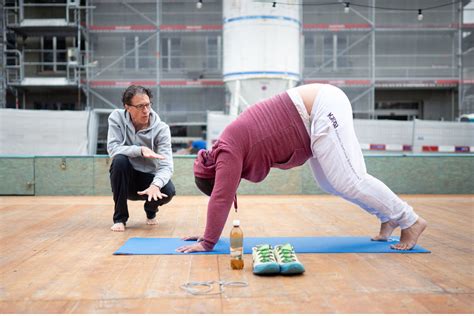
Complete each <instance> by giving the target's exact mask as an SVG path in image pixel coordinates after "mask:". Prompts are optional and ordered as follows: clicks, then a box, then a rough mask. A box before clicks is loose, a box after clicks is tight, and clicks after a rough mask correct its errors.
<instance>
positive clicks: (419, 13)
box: [418, 9, 423, 21]
mask: <svg viewBox="0 0 474 316" xmlns="http://www.w3.org/2000/svg"><path fill="white" fill-rule="evenodd" d="M422 20H423V13H422V12H421V9H420V10H418V21H422Z"/></svg>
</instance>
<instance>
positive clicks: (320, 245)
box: [114, 237, 430, 255]
mask: <svg viewBox="0 0 474 316" xmlns="http://www.w3.org/2000/svg"><path fill="white" fill-rule="evenodd" d="M397 242H398V239H396V238H392V240H391V241H388V242H381V241H371V240H370V237H247V238H244V253H246V254H251V253H252V247H253V246H255V245H260V244H270V245H272V246H275V245H279V244H284V243H290V244H291V245H293V247H294V248H295V251H296V252H297V253H429V252H430V251H429V250H426V249H424V248H423V247H421V246H419V245H416V246H415V248H413V249H412V250H408V251H400V250H394V249H392V248H390V245H391V244H395V243H397ZM192 243H195V241H183V240H181V239H179V238H137V237H135V238H130V239H129V240H127V242H126V243H125V244H124V245H123V246H122V247H120V249H118V250H117V251H116V252H115V253H114V255H183V253H179V252H176V251H175V249H176V248H178V247H180V246H182V245H186V244H192ZM228 253H229V238H221V239H220V240H219V242H218V243H217V244H216V246H215V247H214V249H213V250H212V251H208V252H196V253H191V254H193V255H194V254H198V255H215V254H228Z"/></svg>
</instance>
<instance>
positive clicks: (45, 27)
mask: <svg viewBox="0 0 474 316" xmlns="http://www.w3.org/2000/svg"><path fill="white" fill-rule="evenodd" d="M290 2H291V3H294V4H299V5H300V6H301V15H302V24H301V33H302V37H301V47H302V65H301V69H302V71H301V73H302V77H301V83H311V82H323V83H324V82H326V83H331V84H334V85H337V86H339V87H341V88H342V89H343V90H344V91H345V92H346V94H347V95H348V96H349V99H350V100H351V102H352V105H353V110H354V116H355V117H356V118H369V119H383V118H389V119H399V120H411V119H415V118H422V119H432V120H455V119H456V118H457V117H459V115H460V114H463V113H473V112H474V78H473V74H474V67H473V63H474V58H473V57H474V56H473V54H474V45H473V43H474V40H473V36H474V35H473V30H474V27H473V26H474V24H473V23H471V22H469V23H466V22H465V21H463V13H464V11H465V8H466V7H468V6H469V5H470V3H471V2H470V1H462V2H459V3H457V4H455V5H450V6H443V7H440V8H436V9H433V10H429V11H426V12H425V13H424V16H423V19H422V20H418V19H417V11H416V8H421V7H432V6H436V5H440V4H445V3H446V1H445V0H418V1H416V3H413V1H411V0H401V1H390V0H377V1H375V0H359V1H357V4H359V6H356V5H352V6H350V9H349V10H345V5H344V3H343V2H342V3H341V2H338V1H334V3H333V4H331V5H327V3H328V1H327V0H301V1H288V3H290ZM2 4H3V3H2ZM471 4H472V3H471ZM271 5H272V4H271V3H269V4H268V6H269V12H270V9H271ZM415 7H416V8H415ZM380 8H384V9H380ZM390 8H406V9H407V10H406V11H396V10H390ZM412 8H414V9H413V10H411V9H412ZM1 9H2V12H3V15H2V21H1V22H2V32H1V36H2V40H1V41H0V45H1V46H0V48H1V49H2V51H3V54H2V59H1V62H2V73H3V74H4V75H3V76H2V80H1V82H0V107H8V108H17V109H57V110H65V109H67V110H91V111H93V112H94V115H91V117H93V120H92V121H91V124H92V123H93V124H96V127H95V129H94V128H93V129H92V130H91V132H90V135H91V137H93V138H94V139H93V140H91V142H92V145H91V146H92V147H91V153H105V143H106V134H107V133H106V132H107V116H108V113H110V112H111V111H112V110H113V109H115V108H121V107H122V104H121V93H122V91H123V89H124V88H126V87H127V86H128V85H130V84H132V83H133V84H141V85H144V86H146V87H149V88H151V90H152V92H153V95H154V98H153V101H154V110H155V111H158V112H159V114H160V117H161V118H162V119H163V120H164V121H165V122H167V123H168V124H169V125H170V126H171V129H172V135H173V142H175V143H176V144H182V143H185V142H187V141H188V140H190V139H196V138H200V137H201V136H202V133H203V131H204V130H205V128H206V118H207V112H208V111H222V112H227V111H228V107H229V93H228V91H226V88H225V85H224V82H223V75H222V68H223V58H224V56H223V20H222V16H223V4H222V1H221V0H206V1H204V3H203V6H202V7H201V8H199V9H198V8H197V7H196V1H191V0H189V1H188V0H186V1H176V0H121V1H113V0H49V1H48V0H44V1H41V2H39V1H33V0H5V1H4V5H3V6H2V7H1ZM408 9H410V10H408ZM346 11H347V12H346ZM275 40H277V37H275ZM282 45H284V43H282ZM243 54H245V52H243Z"/></svg>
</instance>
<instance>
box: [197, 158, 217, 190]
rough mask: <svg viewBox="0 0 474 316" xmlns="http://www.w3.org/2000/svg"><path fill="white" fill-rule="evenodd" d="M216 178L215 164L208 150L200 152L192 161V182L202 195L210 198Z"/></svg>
mask: <svg viewBox="0 0 474 316" xmlns="http://www.w3.org/2000/svg"><path fill="white" fill-rule="evenodd" d="M215 176H216V162H215V160H214V157H213V154H212V152H211V151H209V150H200V151H199V152H198V153H197V156H196V160H195V161H194V181H195V183H196V186H197V187H198V189H199V190H201V192H202V193H204V194H206V195H208V196H211V193H212V189H213V188H214V182H215Z"/></svg>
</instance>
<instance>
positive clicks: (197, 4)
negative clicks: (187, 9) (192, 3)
mask: <svg viewBox="0 0 474 316" xmlns="http://www.w3.org/2000/svg"><path fill="white" fill-rule="evenodd" d="M196 8H197V9H201V8H202V0H199V1H198V2H196Z"/></svg>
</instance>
